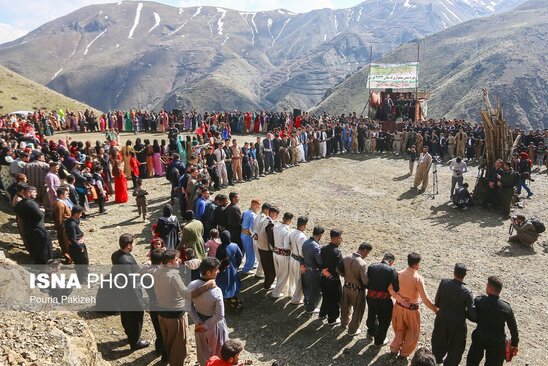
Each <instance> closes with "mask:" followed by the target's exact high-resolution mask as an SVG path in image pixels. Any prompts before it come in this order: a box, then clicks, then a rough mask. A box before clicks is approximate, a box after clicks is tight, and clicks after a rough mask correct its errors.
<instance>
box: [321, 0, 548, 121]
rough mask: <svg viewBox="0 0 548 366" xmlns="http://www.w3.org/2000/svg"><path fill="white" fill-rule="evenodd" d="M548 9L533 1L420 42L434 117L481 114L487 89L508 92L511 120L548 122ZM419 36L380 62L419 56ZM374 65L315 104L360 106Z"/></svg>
mask: <svg viewBox="0 0 548 366" xmlns="http://www.w3.org/2000/svg"><path fill="white" fill-rule="evenodd" d="M547 35H548V13H547V12H546V3H545V2H544V1H542V0H531V1H529V2H527V3H525V4H523V5H522V6H520V7H518V8H517V9H515V10H512V11H509V12H506V13H501V14H498V15H494V16H491V17H486V18H481V19H474V20H471V21H468V22H466V23H463V24H460V25H457V26H455V27H452V28H450V29H447V30H445V31H443V32H440V33H438V34H435V35H433V36H430V37H427V38H425V39H423V40H421V41H420V52H421V65H420V70H419V80H420V87H421V88H424V89H428V90H430V91H431V98H430V100H429V103H428V112H429V116H431V117H434V118H439V117H444V116H445V117H449V118H454V117H457V118H467V119H472V120H474V119H475V120H479V113H478V112H479V109H480V106H481V105H482V102H481V88H484V87H487V88H489V90H490V94H491V96H492V97H498V98H501V100H502V101H503V102H504V106H505V107H504V111H505V114H506V118H507V120H508V122H510V123H511V124H513V125H518V126H521V127H524V128H530V127H533V128H546V127H548V115H547V114H546V110H547V109H548V88H547V87H546V85H548V69H547V68H546V65H547V63H548V57H547V53H546V49H547V46H548V41H547V40H548V36H547ZM416 49H417V44H416V42H413V43H410V44H407V45H404V46H402V47H400V48H398V49H397V50H395V51H394V52H391V53H389V54H388V55H386V56H385V57H383V58H382V60H381V62H386V63H391V62H405V61H413V60H415V58H414V57H415V54H416ZM366 83H367V67H364V68H363V69H362V70H360V71H359V72H357V73H355V74H354V75H352V77H350V78H348V79H347V80H345V81H344V82H343V83H341V84H340V85H338V86H337V87H336V88H335V89H334V91H333V93H331V94H330V95H329V96H328V97H327V98H326V99H325V100H323V101H322V102H321V103H320V104H319V105H318V106H317V107H315V108H314V109H313V110H314V111H330V112H332V113H343V112H346V113H347V112H354V111H355V112H357V113H360V112H361V111H362V109H363V107H364V104H365V100H366V94H367V91H366V88H365V85H366Z"/></svg>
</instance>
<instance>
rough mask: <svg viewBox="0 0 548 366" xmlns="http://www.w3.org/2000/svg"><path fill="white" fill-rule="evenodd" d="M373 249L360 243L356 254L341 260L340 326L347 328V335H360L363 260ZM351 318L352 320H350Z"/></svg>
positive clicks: (363, 283) (362, 304)
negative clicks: (342, 283)
mask: <svg viewBox="0 0 548 366" xmlns="http://www.w3.org/2000/svg"><path fill="white" fill-rule="evenodd" d="M372 249H373V247H372V246H371V244H369V243H361V244H360V246H359V247H358V251H357V252H356V253H353V254H350V255H347V256H345V257H344V258H343V260H342V263H343V267H342V269H343V271H341V275H342V276H343V277H344V286H343V292H342V298H341V325H342V326H343V327H348V335H350V336H356V335H358V334H360V332H361V331H360V324H361V322H362V319H363V313H364V312H365V287H366V286H367V284H368V283H369V279H368V278H367V263H365V261H364V258H365V257H367V256H368V255H369V252H371V250H372ZM351 317H352V318H351Z"/></svg>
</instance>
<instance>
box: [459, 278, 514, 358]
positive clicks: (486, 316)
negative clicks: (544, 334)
mask: <svg viewBox="0 0 548 366" xmlns="http://www.w3.org/2000/svg"><path fill="white" fill-rule="evenodd" d="M501 291H502V282H501V280H500V279H499V278H498V277H496V276H491V277H489V278H488V279H487V288H486V292H487V296H485V295H482V296H478V297H476V298H475V299H474V305H475V307H476V311H477V321H476V323H477V324H478V326H477V328H476V330H474V332H473V333H472V344H471V345H470V349H469V350H468V357H467V359H466V366H478V365H479V364H480V362H481V360H482V359H483V356H484V354H485V365H487V366H502V364H503V363H504V358H505V340H506V334H505V332H504V327H505V325H508V329H510V335H511V348H510V352H511V353H512V354H513V355H514V356H515V355H516V354H517V353H518V342H519V335H518V326H517V324H516V318H515V317H514V312H513V311H512V307H511V306H510V304H509V303H507V302H506V301H503V300H501V299H500V298H499V296H500V292H501Z"/></svg>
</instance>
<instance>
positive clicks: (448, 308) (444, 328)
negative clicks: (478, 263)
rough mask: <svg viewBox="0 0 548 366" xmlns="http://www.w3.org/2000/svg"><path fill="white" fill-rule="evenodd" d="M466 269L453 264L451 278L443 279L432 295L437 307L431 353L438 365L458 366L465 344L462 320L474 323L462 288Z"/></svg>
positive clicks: (467, 295)
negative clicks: (434, 295)
mask: <svg viewBox="0 0 548 366" xmlns="http://www.w3.org/2000/svg"><path fill="white" fill-rule="evenodd" d="M465 276H466V266H465V265H464V264H462V263H457V264H455V269H454V271H453V279H449V278H447V279H443V280H441V282H440V285H439V287H438V291H437V293H436V298H435V301H434V303H435V305H436V306H437V307H438V308H439V311H438V313H437V314H436V320H435V322H434V331H433V332H432V352H433V353H434V356H435V357H436V362H437V363H438V364H441V363H443V365H444V366H458V365H459V363H460V361H461V358H462V354H463V352H464V347H465V345H466V318H468V319H470V320H472V321H475V320H476V309H475V307H474V299H473V297H472V293H471V292H470V290H468V288H466V286H465V283H464V282H463V281H464V277H465Z"/></svg>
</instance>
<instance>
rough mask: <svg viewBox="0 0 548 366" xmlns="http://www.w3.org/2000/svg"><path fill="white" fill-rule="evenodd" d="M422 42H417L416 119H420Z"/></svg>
mask: <svg viewBox="0 0 548 366" xmlns="http://www.w3.org/2000/svg"><path fill="white" fill-rule="evenodd" d="M420 52H421V51H420V42H419V43H417V79H416V81H415V121H418V120H420V117H421V112H420V103H419V64H420V55H421V53H420Z"/></svg>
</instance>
